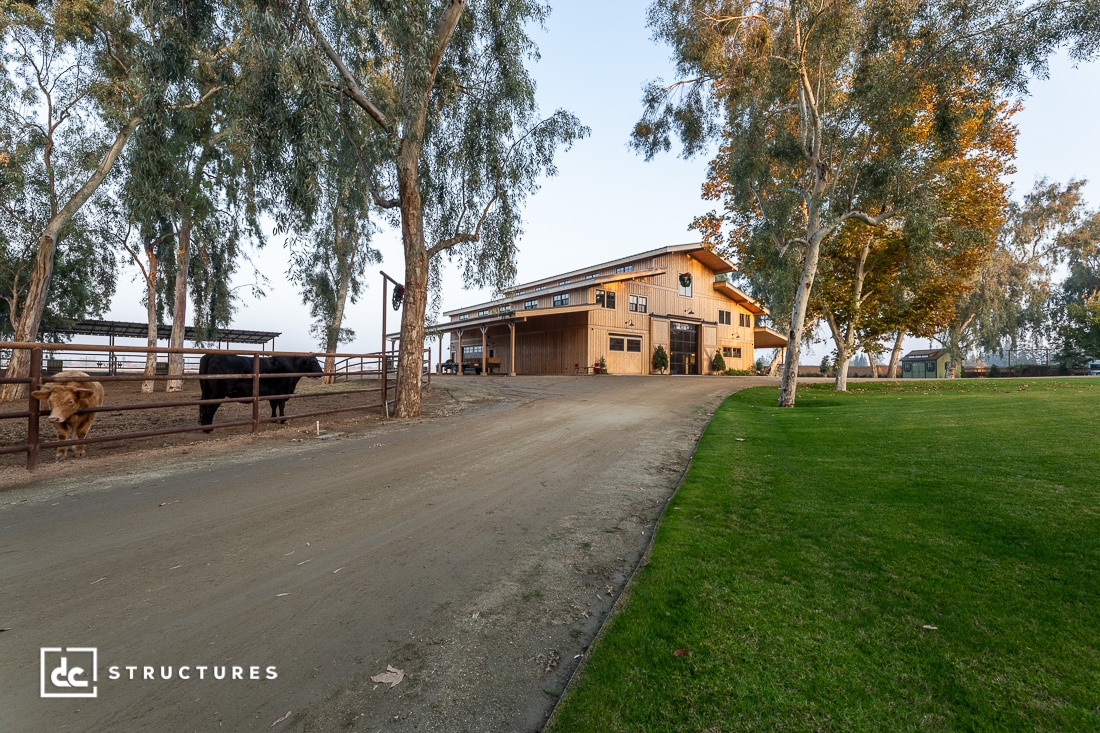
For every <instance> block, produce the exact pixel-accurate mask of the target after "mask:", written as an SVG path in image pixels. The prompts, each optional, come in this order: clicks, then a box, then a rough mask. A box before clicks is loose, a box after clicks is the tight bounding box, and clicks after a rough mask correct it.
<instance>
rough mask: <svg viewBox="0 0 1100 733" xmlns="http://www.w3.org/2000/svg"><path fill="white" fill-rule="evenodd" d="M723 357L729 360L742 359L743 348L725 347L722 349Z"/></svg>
mask: <svg viewBox="0 0 1100 733" xmlns="http://www.w3.org/2000/svg"><path fill="white" fill-rule="evenodd" d="M722 356H724V357H727V358H731V359H740V358H741V347H740V346H737V347H734V346H723V347H722Z"/></svg>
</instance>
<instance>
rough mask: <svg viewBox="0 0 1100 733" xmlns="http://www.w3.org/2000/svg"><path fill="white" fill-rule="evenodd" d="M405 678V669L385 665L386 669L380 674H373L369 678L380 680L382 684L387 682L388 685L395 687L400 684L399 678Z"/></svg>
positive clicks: (375, 680) (373, 680)
mask: <svg viewBox="0 0 1100 733" xmlns="http://www.w3.org/2000/svg"><path fill="white" fill-rule="evenodd" d="M403 679H405V670H403V669H397V668H395V667H391V666H390V665H388V664H387V665H386V671H385V672H382V673H381V674H376V675H373V676H372V677H371V678H370V681H371V682H381V683H382V684H387V683H388V684H389V686H390V687H396V686H397V685H399V684H401V680H403Z"/></svg>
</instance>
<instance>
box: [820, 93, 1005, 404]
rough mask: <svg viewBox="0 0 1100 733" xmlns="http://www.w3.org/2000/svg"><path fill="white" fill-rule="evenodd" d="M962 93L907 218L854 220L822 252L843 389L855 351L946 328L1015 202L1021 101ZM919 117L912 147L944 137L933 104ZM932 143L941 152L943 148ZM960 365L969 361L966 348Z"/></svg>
mask: <svg viewBox="0 0 1100 733" xmlns="http://www.w3.org/2000/svg"><path fill="white" fill-rule="evenodd" d="M956 96H957V97H958V100H957V102H956V104H957V105H958V109H959V110H965V113H960V114H958V115H957V116H956V118H955V119H954V120H953V123H952V124H953V126H954V130H953V132H952V140H951V144H950V145H948V146H947V147H946V149H945V150H944V152H943V154H939V155H932V154H930V155H928V156H927V161H928V163H927V165H928V168H929V169H928V170H925V171H922V173H923V175H922V178H923V180H924V181H925V185H924V186H923V187H922V189H921V191H920V195H918V196H914V197H913V199H912V202H911V204H910V206H909V209H908V211H907V215H906V217H905V218H904V219H901V218H899V219H898V220H895V221H894V222H891V223H890V224H888V225H886V226H884V227H879V228H874V229H873V228H869V227H861V226H858V225H856V224H848V225H846V226H845V227H843V228H842V229H841V231H839V232H838V233H837V236H835V237H834V238H833V239H832V240H831V241H830V242H829V244H828V246H827V247H826V248H825V250H824V252H823V255H822V266H821V270H822V274H823V277H822V279H821V281H820V285H819V287H818V289H817V293H816V295H815V296H814V299H813V302H814V307H815V312H818V313H820V314H821V316H822V318H823V319H824V321H825V322H826V324H827V325H828V327H829V331H830V333H831V335H832V337H833V342H834V344H835V346H836V352H837V378H836V389H837V390H844V389H845V388H846V382H847V374H848V369H847V367H848V363H849V360H850V359H851V357H852V355H853V354H854V353H855V351H856V350H857V349H861V348H862V349H864V350H867V351H870V352H871V353H874V352H876V351H878V350H880V349H881V346H880V344H881V342H882V340H883V339H885V338H887V337H889V336H890V335H891V334H896V333H899V332H901V333H908V334H910V335H913V336H921V337H933V336H935V335H936V334H937V333H939V332H941V331H942V330H943V329H944V328H945V327H946V325H947V324H949V323H951V322H952V320H953V319H954V316H955V306H956V303H957V301H958V299H959V297H960V296H961V295H962V294H963V293H965V292H967V291H968V290H969V289H970V288H972V287H973V278H974V274H975V273H976V272H977V270H978V268H979V267H980V266H981V264H982V263H983V262H985V261H986V260H987V259H988V258H989V257H991V256H992V253H993V251H994V248H995V247H996V244H997V236H998V233H999V231H1000V227H1001V224H1002V222H1003V221H1004V218H1005V215H1006V211H1007V210H1008V207H1009V201H1008V197H1007V193H1008V191H1007V185H1006V184H1005V183H1004V176H1005V175H1006V174H1008V173H1011V172H1012V170H1013V168H1012V160H1013V157H1014V155H1015V149H1016V148H1015V138H1016V129H1015V127H1014V126H1013V125H1012V124H1011V117H1012V115H1013V114H1014V112H1015V110H1016V107H1015V106H1013V105H1009V104H1007V103H1005V102H1003V101H996V100H984V101H983V100H981V99H976V98H974V96H973V95H972V94H971V93H970V92H969V91H968V90H961V91H960V92H958V93H957V95H956ZM926 98H927V99H928V100H929V102H930V103H931V102H932V101H933V99H934V97H933V96H932V95H928V96H927V97H926ZM941 98H942V97H941ZM917 120H918V123H917V125H916V126H915V127H914V129H913V132H914V135H915V139H914V140H913V141H912V143H911V145H912V146H914V147H916V146H918V145H920V144H921V141H922V140H923V141H928V140H933V139H934V138H935V136H936V135H937V134H938V130H937V129H936V124H937V122H938V118H937V116H936V109H935V107H934V106H932V104H930V105H929V107H928V108H927V109H926V111H925V112H924V114H922V115H918V117H917ZM924 145H925V146H926V147H928V144H927V142H925V143H924ZM931 149H932V150H933V151H937V150H940V149H941V147H940V144H939V143H934V144H933V145H932V146H931ZM952 363H961V358H960V356H959V355H958V354H955V355H954V356H953V358H952Z"/></svg>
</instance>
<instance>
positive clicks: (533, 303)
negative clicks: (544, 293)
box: [523, 300, 539, 311]
mask: <svg viewBox="0 0 1100 733" xmlns="http://www.w3.org/2000/svg"><path fill="white" fill-rule="evenodd" d="M538 307H539V302H538V300H525V301H523V310H525V311H529V310H534V309H535V308H538Z"/></svg>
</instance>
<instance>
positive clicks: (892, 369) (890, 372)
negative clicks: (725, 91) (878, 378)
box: [886, 331, 905, 379]
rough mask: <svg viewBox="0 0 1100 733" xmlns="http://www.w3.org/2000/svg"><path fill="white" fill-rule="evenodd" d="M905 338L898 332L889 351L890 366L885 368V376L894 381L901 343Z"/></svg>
mask: <svg viewBox="0 0 1100 733" xmlns="http://www.w3.org/2000/svg"><path fill="white" fill-rule="evenodd" d="M904 338H905V334H903V333H902V332H901V331H898V333H897V335H896V336H895V337H894V346H893V348H892V349H890V365H889V366H888V367H887V368H886V376H887V377H889V378H890V379H895V378H896V377H897V375H898V359H899V358H900V357H901V342H902V340H903V339H904Z"/></svg>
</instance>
